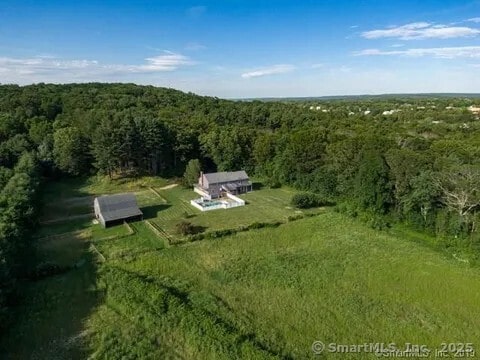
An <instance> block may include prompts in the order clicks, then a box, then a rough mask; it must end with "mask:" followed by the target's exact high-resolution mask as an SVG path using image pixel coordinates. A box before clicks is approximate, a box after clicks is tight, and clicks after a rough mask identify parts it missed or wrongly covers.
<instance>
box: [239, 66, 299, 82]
mask: <svg viewBox="0 0 480 360" xmlns="http://www.w3.org/2000/svg"><path fill="white" fill-rule="evenodd" d="M293 70H295V66H293V65H289V64H279V65H273V66H270V67H266V68H261V69H255V70H252V71H248V72H246V73H243V74H242V78H244V79H250V78H254V77H260V76H266V75H275V74H284V73H288V72H291V71H293Z"/></svg>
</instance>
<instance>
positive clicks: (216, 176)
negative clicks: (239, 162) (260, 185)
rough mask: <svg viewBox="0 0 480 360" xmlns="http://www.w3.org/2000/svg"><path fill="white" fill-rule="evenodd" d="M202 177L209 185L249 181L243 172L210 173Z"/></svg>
mask: <svg viewBox="0 0 480 360" xmlns="http://www.w3.org/2000/svg"><path fill="white" fill-rule="evenodd" d="M204 176H205V178H206V179H207V181H208V183H209V184H210V185H211V184H218V183H224V182H234V181H242V180H247V181H248V180H249V178H248V175H247V173H246V172H245V171H244V170H240V171H224V172H217V173H210V174H204Z"/></svg>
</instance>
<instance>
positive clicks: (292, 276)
mask: <svg viewBox="0 0 480 360" xmlns="http://www.w3.org/2000/svg"><path fill="white" fill-rule="evenodd" d="M57 186H59V187H60V188H63V189H64V190H65V191H64V192H59V197H60V198H62V201H61V202H59V204H63V205H62V206H64V211H66V209H68V208H69V206H70V204H71V202H70V199H72V198H78V197H91V196H92V195H95V194H99V193H102V191H97V190H98V188H97V187H95V186H94V185H83V184H76V185H75V187H76V188H72V187H74V186H73V185H71V187H70V188H69V187H68V186H67V185H65V184H64V183H62V184H57ZM165 186H167V185H166V182H165V181H163V180H161V181H159V183H158V184H157V183H154V182H152V180H148V185H147V186H145V187H141V186H137V187H135V186H131V185H130V184H128V185H127V184H124V188H122V189H119V192H121V191H125V190H127V189H126V188H127V187H128V191H134V192H136V194H137V198H138V201H139V204H140V207H141V208H142V211H144V214H145V215H146V216H145V218H146V220H145V221H142V222H134V223H131V224H128V225H120V226H116V227H113V228H109V229H103V228H101V226H100V225H98V224H92V222H91V218H85V219H84V218H77V219H74V220H72V221H68V222H67V223H68V225H66V223H65V222H53V223H46V224H44V225H43V226H42V227H41V229H40V231H39V235H38V236H39V238H40V239H39V240H38V247H39V249H40V251H41V252H42V258H44V259H47V260H48V261H50V262H53V263H57V264H59V265H60V266H62V267H65V268H67V270H68V271H66V272H65V273H62V274H58V275H55V276H51V277H47V278H45V279H42V280H38V281H36V282H34V283H32V284H30V285H28V286H27V288H26V292H27V295H28V296H27V299H26V302H25V304H24V305H23V306H22V309H19V314H21V316H20V317H19V319H18V322H17V325H16V327H15V328H14V329H12V332H11V334H12V335H10V336H9V337H8V338H6V339H5V341H4V344H5V345H6V347H7V349H9V352H10V354H12V355H13V357H23V358H32V357H37V358H62V357H63V358H66V357H67V358H73V359H74V358H85V357H86V356H87V355H90V356H93V357H94V358H151V359H158V358H188V359H189V358H195V359H210V358H218V359H231V358H245V359H304V358H314V355H313V353H312V351H311V345H312V342H313V341H315V340H321V341H323V342H324V343H326V344H328V343H331V342H335V343H338V344H363V343H365V342H367V343H369V342H372V343H376V342H384V343H391V342H395V343H397V344H404V343H414V344H426V345H427V346H429V347H430V348H431V349H434V348H435V347H439V346H440V344H441V343H442V342H458V341H461V342H473V343H474V344H476V345H477V346H480V343H478V342H479V341H480V313H479V312H478V304H480V272H479V271H478V270H477V269H471V268H468V267H467V266H466V265H465V264H463V263H459V262H456V261H455V260H452V259H447V258H445V257H443V256H442V255H441V254H439V253H437V252H435V251H433V250H430V249H428V248H426V247H422V246H421V245H419V244H417V243H415V242H411V241H408V240H405V239H401V238H399V237H396V236H394V235H389V234H387V233H383V232H378V231H375V230H372V229H369V228H367V227H366V226H364V225H363V224H360V223H358V222H356V221H354V220H351V219H348V218H346V217H344V216H343V215H340V214H337V213H335V212H333V211H331V210H328V209H326V210H321V209H313V210H310V211H309V212H305V213H304V214H303V215H308V213H313V214H315V215H318V216H314V217H308V218H307V217H305V218H303V219H299V220H297V221H290V222H289V221H287V219H288V218H289V217H292V216H295V215H298V213H297V212H296V210H295V209H292V208H290V206H289V201H290V198H291V196H292V194H294V191H293V190H291V189H288V188H282V189H260V190H257V191H254V192H251V193H248V194H245V195H242V196H241V197H242V199H244V200H245V201H246V202H247V205H246V206H244V207H239V208H234V209H229V210H217V211H212V212H205V213H202V212H200V211H197V210H196V209H194V208H192V207H191V205H190V204H189V201H190V200H191V199H192V198H194V197H195V196H196V195H195V194H194V193H193V192H192V191H191V190H189V189H182V188H181V187H179V186H177V187H170V188H167V189H165V188H164V187H165ZM162 188H163V189H162ZM79 189H83V190H82V192H83V191H84V192H83V193H82V194H81V195H79V192H80V190H79ZM53 193H54V191H51V192H50V194H53ZM62 194H68V195H62ZM51 196H53V195H51ZM75 201H77V200H75ZM52 211H53V209H52ZM58 212H59V213H62V211H61V210H58ZM184 219H188V221H190V222H192V223H193V224H195V225H198V226H203V227H204V228H205V229H206V230H205V231H206V232H209V231H215V230H220V229H231V228H236V227H239V226H246V225H249V224H252V223H254V222H269V221H282V222H283V224H282V225H280V226H279V227H276V228H265V229H259V230H250V231H245V232H241V233H237V234H236V235H233V236H226V237H222V238H219V239H213V240H201V241H197V242H182V241H178V240H182V239H179V237H180V236H179V235H178V234H176V232H175V224H176V223H177V222H178V221H182V220H184ZM172 239H173V240H177V243H179V245H172V243H175V241H172ZM39 329H40V330H41V331H39ZM350 355H351V356H350V357H349V354H333V353H325V354H324V356H323V357H322V358H334V359H335V358H339V359H345V358H347V359H348V358H359V356H358V354H350ZM370 355H371V356H370ZM362 358H372V359H374V358H377V357H376V356H374V355H373V354H364V356H363V357H362Z"/></svg>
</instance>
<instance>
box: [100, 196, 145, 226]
mask: <svg viewBox="0 0 480 360" xmlns="http://www.w3.org/2000/svg"><path fill="white" fill-rule="evenodd" d="M94 208H95V217H96V218H97V219H98V221H99V222H100V223H101V224H102V225H103V227H109V226H112V225H116V224H121V223H123V222H124V221H127V220H141V219H143V213H142V211H141V210H140V208H139V207H138V204H137V199H136V197H135V195H134V194H130V193H126V194H115V195H103V196H99V197H97V198H95V200H94Z"/></svg>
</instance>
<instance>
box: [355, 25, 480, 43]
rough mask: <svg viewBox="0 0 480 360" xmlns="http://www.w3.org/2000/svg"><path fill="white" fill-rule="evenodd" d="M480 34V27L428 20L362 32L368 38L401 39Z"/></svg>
mask: <svg viewBox="0 0 480 360" xmlns="http://www.w3.org/2000/svg"><path fill="white" fill-rule="evenodd" d="M478 34H480V29H475V28H471V27H466V26H448V25H434V24H431V23H428V22H416V23H410V24H406V25H403V26H397V27H390V28H387V29H380V30H370V31H365V32H363V33H362V37H364V38H366V39H380V38H397V39H401V40H417V39H451V38H458V37H472V36H476V35H478Z"/></svg>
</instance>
